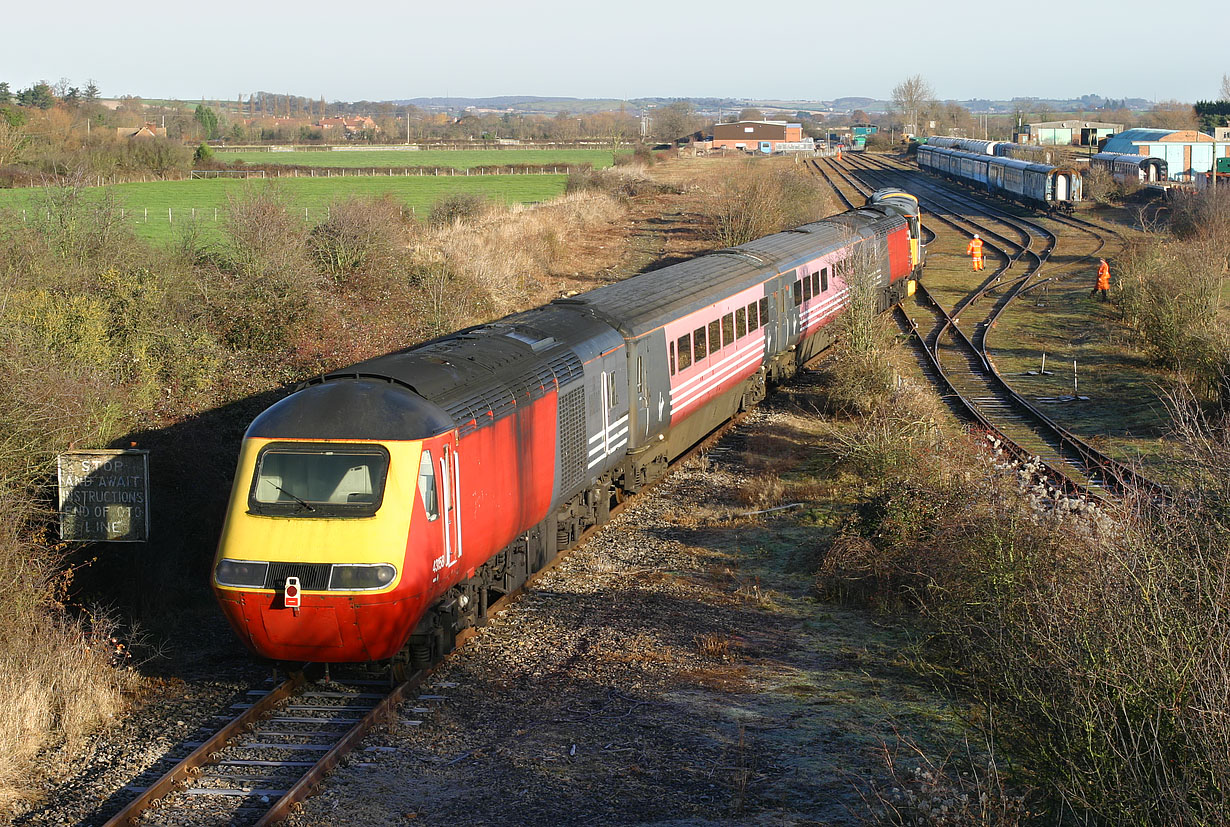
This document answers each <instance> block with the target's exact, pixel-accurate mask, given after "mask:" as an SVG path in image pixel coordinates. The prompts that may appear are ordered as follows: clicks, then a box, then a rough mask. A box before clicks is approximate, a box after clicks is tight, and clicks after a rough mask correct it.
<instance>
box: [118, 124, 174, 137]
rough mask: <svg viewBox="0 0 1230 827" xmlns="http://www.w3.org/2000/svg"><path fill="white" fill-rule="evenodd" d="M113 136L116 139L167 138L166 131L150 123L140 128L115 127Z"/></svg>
mask: <svg viewBox="0 0 1230 827" xmlns="http://www.w3.org/2000/svg"><path fill="white" fill-rule="evenodd" d="M115 135H116V137H118V138H130V139H132V138H165V137H166V136H167V131H166V129H164V128H162V127H161V126H156V125H154V124H152V123H146V124H142V125H141V126H117V127H116V128H115Z"/></svg>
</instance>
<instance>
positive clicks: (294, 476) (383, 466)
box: [248, 443, 389, 518]
mask: <svg viewBox="0 0 1230 827" xmlns="http://www.w3.org/2000/svg"><path fill="white" fill-rule="evenodd" d="M388 470H389V454H388V452H387V451H386V450H384V449H383V448H381V447H380V446H378V445H371V446H367V445H364V446H362V447H357V448H356V447H351V446H347V445H344V444H329V443H312V444H310V445H305V444H303V443H274V444H272V445H268V446H266V447H265V448H264V449H263V450H262V451H261V453H260V455H259V456H258V457H257V460H256V474H255V475H254V478H253V480H252V488H251V490H250V491H249V493H248V510H249V512H250V513H252V514H260V515H265V516H277V517H308V518H311V517H370V516H372V515H373V514H375V513H376V511H377V509H379V508H380V504H381V501H382V500H383V498H384V481H385V477H386V476H387V475H388Z"/></svg>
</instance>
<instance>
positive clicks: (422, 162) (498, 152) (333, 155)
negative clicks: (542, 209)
mask: <svg viewBox="0 0 1230 827" xmlns="http://www.w3.org/2000/svg"><path fill="white" fill-rule="evenodd" d="M216 157H217V159H218V160H219V161H226V162H233V161H243V162H245V163H248V164H291V165H299V166H310V167H419V166H426V167H437V166H438V167H454V168H455V169H472V168H473V167H483V166H501V165H507V164H543V165H552V164H559V165H560V166H567V165H569V164H574V165H576V164H592V165H593V166H594V168H595V169H604V168H606V167H609V166H611V165H612V164H613V163H614V153H613V152H611V151H610V150H609V149H422V150H412V151H406V150H399V149H383V150H358V151H354V150H342V151H327V152H321V151H312V150H307V151H294V152H249V151H240V152H218V153H217V155H216Z"/></svg>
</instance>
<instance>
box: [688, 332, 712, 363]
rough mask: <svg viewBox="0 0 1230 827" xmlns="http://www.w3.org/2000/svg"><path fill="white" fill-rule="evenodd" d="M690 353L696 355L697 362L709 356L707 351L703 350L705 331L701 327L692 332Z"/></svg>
mask: <svg viewBox="0 0 1230 827" xmlns="http://www.w3.org/2000/svg"><path fill="white" fill-rule="evenodd" d="M692 351H693V353H695V355H696V361H697V362H699V361H700V360H701V359H704V358H705V357H706V356H708V355H709V351H708V350H707V349H706V348H705V329H704V328H703V327H698V328H696V329H695V330H693V331H692Z"/></svg>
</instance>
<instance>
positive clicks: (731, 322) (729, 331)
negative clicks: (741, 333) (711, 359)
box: [722, 313, 735, 347]
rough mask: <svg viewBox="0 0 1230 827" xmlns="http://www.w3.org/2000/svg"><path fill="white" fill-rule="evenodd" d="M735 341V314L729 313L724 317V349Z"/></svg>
mask: <svg viewBox="0 0 1230 827" xmlns="http://www.w3.org/2000/svg"><path fill="white" fill-rule="evenodd" d="M734 340H735V314H734V313H727V314H726V315H725V316H723V317H722V347H726V346H727V345H728V344H730V343H731V342H733V341H734Z"/></svg>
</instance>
